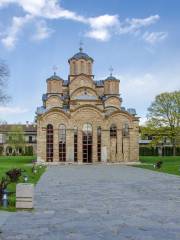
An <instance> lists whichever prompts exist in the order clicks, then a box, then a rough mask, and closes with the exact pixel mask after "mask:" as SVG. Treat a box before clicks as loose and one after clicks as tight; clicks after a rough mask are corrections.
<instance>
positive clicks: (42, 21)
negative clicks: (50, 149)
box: [0, 0, 180, 123]
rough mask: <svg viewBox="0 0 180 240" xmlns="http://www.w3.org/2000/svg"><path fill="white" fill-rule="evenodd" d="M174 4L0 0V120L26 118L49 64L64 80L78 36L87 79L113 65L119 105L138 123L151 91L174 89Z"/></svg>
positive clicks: (177, 65) (178, 75)
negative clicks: (5, 71) (3, 90)
mask: <svg viewBox="0 0 180 240" xmlns="http://www.w3.org/2000/svg"><path fill="white" fill-rule="evenodd" d="M179 9H180V1H179V0H151V1H144V0H136V1H135V0H134V1H132V0H85V1H82V0H60V1H59V0H0V58H1V59H4V60H5V61H6V63H7V64H8V65H9V68H10V72H11V75H10V78H9V83H8V88H7V91H8V93H9V95H10V96H11V97H12V100H11V102H10V103H9V104H8V105H7V106H3V107H2V106H0V119H1V120H6V121H8V122H9V123H18V122H21V123H24V122H25V121H30V122H32V121H33V120H34V115H35V110H36V107H37V106H41V105H42V101H41V97H42V94H43V93H45V92H46V79H47V78H48V77H49V76H51V75H52V74H53V66H54V65H56V66H57V67H58V71H57V73H58V75H59V76H61V77H62V78H63V79H67V78H68V74H69V65H68V58H70V57H71V56H72V55H74V54H75V53H76V52H78V48H79V41H80V40H83V42H84V51H85V52H86V53H88V54H89V55H90V56H91V57H93V58H94V60H95V62H94V75H95V79H96V80H103V79H105V78H106V77H107V76H108V75H109V68H110V66H113V68H114V72H113V75H114V76H116V77H118V78H120V81H121V82H120V94H121V97H122V98H123V106H124V107H126V108H131V107H132V108H136V111H137V113H138V116H140V117H141V118H142V121H144V118H145V116H146V114H147V108H148V106H149V105H150V103H151V101H152V100H153V99H154V97H155V95H157V94H159V93H161V92H164V91H173V90H178V89H180V14H179Z"/></svg>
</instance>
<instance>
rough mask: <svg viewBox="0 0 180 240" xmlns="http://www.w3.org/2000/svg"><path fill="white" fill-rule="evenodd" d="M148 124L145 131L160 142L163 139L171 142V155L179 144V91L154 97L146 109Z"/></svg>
mask: <svg viewBox="0 0 180 240" xmlns="http://www.w3.org/2000/svg"><path fill="white" fill-rule="evenodd" d="M147 117H148V122H147V125H146V129H145V131H146V132H148V133H149V134H151V135H152V136H154V141H156V142H159V141H161V142H162V139H164V137H168V138H169V139H170V140H171V143H172V146H173V155H175V152H176V146H178V145H179V144H180V91H174V92H170V93H168V92H165V93H161V94H160V95H158V96H156V98H155V100H154V101H153V102H152V104H151V106H150V107H149V108H148V116H147Z"/></svg>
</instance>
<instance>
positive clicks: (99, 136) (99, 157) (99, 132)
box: [97, 127, 101, 162]
mask: <svg viewBox="0 0 180 240" xmlns="http://www.w3.org/2000/svg"><path fill="white" fill-rule="evenodd" d="M97 155H98V162H101V127H98V128H97Z"/></svg>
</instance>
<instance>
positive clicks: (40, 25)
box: [32, 20, 53, 41]
mask: <svg viewBox="0 0 180 240" xmlns="http://www.w3.org/2000/svg"><path fill="white" fill-rule="evenodd" d="M52 33H53V30H52V29H50V28H48V26H47V24H46V22H45V21H44V20H41V21H39V22H37V23H36V33H35V34H34V36H33V37H32V39H33V40H36V41H40V40H43V39H46V38H49V37H50V36H51V34H52Z"/></svg>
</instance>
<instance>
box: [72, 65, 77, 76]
mask: <svg viewBox="0 0 180 240" xmlns="http://www.w3.org/2000/svg"><path fill="white" fill-rule="evenodd" d="M73 74H74V75H76V74H77V64H76V62H73Z"/></svg>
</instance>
